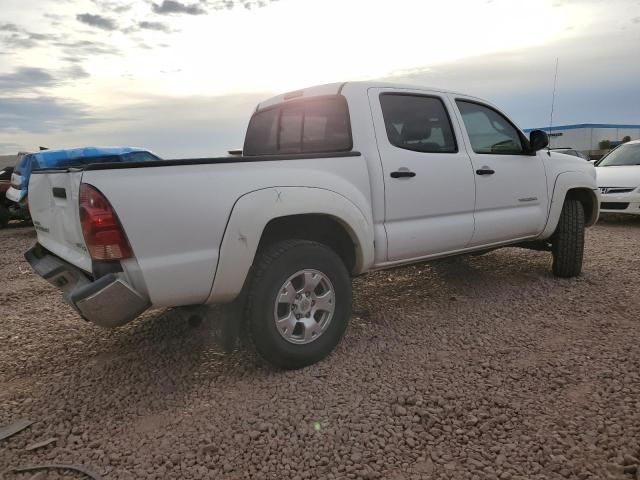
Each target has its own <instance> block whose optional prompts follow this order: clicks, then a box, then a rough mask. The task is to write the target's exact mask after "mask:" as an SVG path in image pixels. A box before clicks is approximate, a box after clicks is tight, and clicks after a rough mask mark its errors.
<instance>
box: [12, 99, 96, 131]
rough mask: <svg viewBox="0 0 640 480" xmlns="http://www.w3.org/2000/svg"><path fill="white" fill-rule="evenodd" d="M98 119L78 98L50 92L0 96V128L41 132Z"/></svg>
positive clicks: (68, 127)
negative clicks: (45, 94) (76, 100)
mask: <svg viewBox="0 0 640 480" xmlns="http://www.w3.org/2000/svg"><path fill="white" fill-rule="evenodd" d="M98 121H100V120H99V119H98V118H96V117H94V116H92V115H91V114H90V113H89V110H88V108H87V106H86V105H83V104H81V103H78V102H73V101H68V100H65V99H60V98H56V97H50V96H40V97H35V98H29V97H16V98H3V97H0V132H9V133H10V132H16V131H22V132H27V133H38V134H43V133H49V132H53V131H56V130H66V129H71V128H74V127H79V126H82V125H87V124H90V123H95V122H98Z"/></svg>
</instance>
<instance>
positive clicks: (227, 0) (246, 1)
mask: <svg viewBox="0 0 640 480" xmlns="http://www.w3.org/2000/svg"><path fill="white" fill-rule="evenodd" d="M277 1H278V0H214V1H210V2H208V5H209V6H211V8H213V9H214V10H223V9H226V10H233V9H234V8H235V7H244V8H246V9H247V10H251V9H253V8H263V7H266V6H267V5H269V4H270V3H273V2H277Z"/></svg>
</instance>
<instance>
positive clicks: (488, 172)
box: [476, 167, 496, 175]
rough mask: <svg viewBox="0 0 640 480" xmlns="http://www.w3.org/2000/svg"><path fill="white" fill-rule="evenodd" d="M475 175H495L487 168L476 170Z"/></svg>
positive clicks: (493, 171)
mask: <svg viewBox="0 0 640 480" xmlns="http://www.w3.org/2000/svg"><path fill="white" fill-rule="evenodd" d="M476 173H477V174H478V175H493V174H494V173H496V171H495V170H492V169H490V168H489V167H482V168H479V169H478V170H476Z"/></svg>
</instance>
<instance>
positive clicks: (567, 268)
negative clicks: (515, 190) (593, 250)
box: [551, 199, 584, 278]
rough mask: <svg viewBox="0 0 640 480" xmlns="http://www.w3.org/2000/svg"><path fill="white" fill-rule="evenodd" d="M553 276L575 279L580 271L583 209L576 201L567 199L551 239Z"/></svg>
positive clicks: (582, 242)
mask: <svg viewBox="0 0 640 480" xmlns="http://www.w3.org/2000/svg"><path fill="white" fill-rule="evenodd" d="M551 252H552V253H553V267H552V269H553V274H554V275H555V276H557V277H565V278H568V277H577V276H578V275H580V271H581V270H582V257H583V253H584V208H583V206H582V203H580V202H579V201H578V200H572V199H567V200H565V201H564V205H563V206H562V212H561V213H560V220H559V221H558V226H557V227H556V231H555V232H554V234H553V237H552V238H551Z"/></svg>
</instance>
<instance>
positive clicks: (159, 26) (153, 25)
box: [138, 21, 170, 32]
mask: <svg viewBox="0 0 640 480" xmlns="http://www.w3.org/2000/svg"><path fill="white" fill-rule="evenodd" d="M138 27H139V28H141V29H143V30H157V31H159V32H169V31H170V29H169V26H168V25H166V24H164V23H162V22H147V21H143V22H138Z"/></svg>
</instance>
